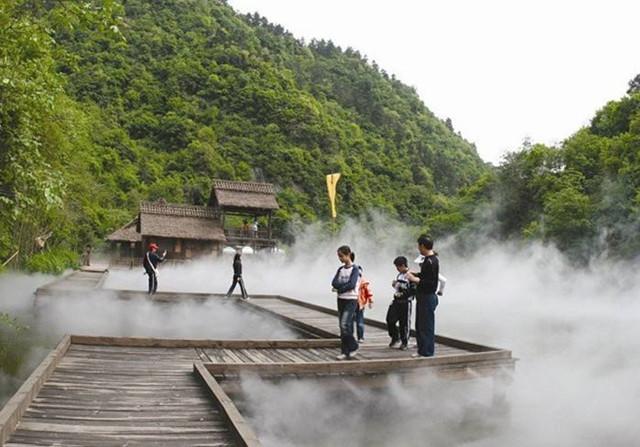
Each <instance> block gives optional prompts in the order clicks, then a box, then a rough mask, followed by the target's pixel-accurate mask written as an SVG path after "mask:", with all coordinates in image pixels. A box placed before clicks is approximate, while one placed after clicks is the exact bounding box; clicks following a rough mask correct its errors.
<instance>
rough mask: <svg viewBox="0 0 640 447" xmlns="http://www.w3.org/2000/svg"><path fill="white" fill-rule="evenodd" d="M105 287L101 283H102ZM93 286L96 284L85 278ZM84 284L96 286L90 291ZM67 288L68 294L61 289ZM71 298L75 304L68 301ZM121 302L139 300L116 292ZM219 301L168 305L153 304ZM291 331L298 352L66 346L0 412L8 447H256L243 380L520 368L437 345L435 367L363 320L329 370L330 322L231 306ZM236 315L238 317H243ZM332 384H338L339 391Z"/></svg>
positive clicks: (106, 343)
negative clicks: (354, 344)
mask: <svg viewBox="0 0 640 447" xmlns="http://www.w3.org/2000/svg"><path fill="white" fill-rule="evenodd" d="M104 274H105V275H106V273H104ZM91 275H93V276H91ZM96 276H100V274H99V272H95V273H94V272H76V273H73V274H72V275H69V276H67V277H66V278H63V280H61V281H58V282H57V283H55V284H54V285H52V286H53V287H51V286H48V287H44V288H41V289H39V291H38V292H39V293H38V294H39V295H42V296H43V297H44V298H43V299H48V298H47V297H51V299H55V296H56V295H57V290H60V291H64V290H66V291H67V292H69V291H71V292H72V293H76V292H78V291H84V292H86V291H87V290H88V289H91V290H93V291H96V290H99V288H100V285H101V281H103V276H101V279H97V280H96V279H95V278H96ZM89 278H93V279H92V280H90V279H89ZM65 283H67V284H70V286H69V287H68V288H66V289H65ZM74 291H75V292H74ZM109 293H116V296H118V297H120V298H124V299H132V298H140V299H149V298H148V297H146V295H145V294H144V293H142V292H135V291H111V292H109ZM159 298H160V299H162V300H167V301H175V300H182V299H185V298H191V299H197V300H207V299H220V300H223V299H224V298H223V297H222V296H220V295H213V294H211V295H210V294H182V293H165V294H162V295H160V297H159V296H155V297H153V299H156V300H157V299H159ZM234 302H235V303H237V305H238V306H241V307H243V308H244V309H246V310H250V311H252V312H260V313H262V314H264V315H265V316H267V317H269V318H275V319H278V320H280V321H282V322H284V323H285V324H287V325H289V326H290V327H291V328H293V329H295V330H296V331H298V332H299V333H300V334H301V335H302V336H304V337H306V338H304V339H295V340H170V339H153V338H131V337H98V336H76V335H73V336H67V337H65V339H64V340H63V341H62V342H61V343H60V345H59V346H58V347H57V348H56V349H55V350H54V351H53V352H52V353H51V354H50V355H49V356H48V357H47V359H45V360H44V361H43V363H42V364H41V365H40V366H39V367H38V369H37V370H36V371H35V372H34V373H33V374H32V376H31V377H30V378H29V379H28V380H27V381H26V382H25V384H24V385H23V386H22V388H21V389H20V390H19V391H18V392H17V393H16V395H15V396H14V397H13V398H12V399H11V400H10V401H9V402H8V403H7V405H5V407H4V408H3V410H2V411H1V412H0V443H2V442H7V444H6V445H8V446H13V447H18V446H32V445H78V446H80V445H82V446H106V445H129V446H133V445H168V446H171V445H199V446H208V445H220V446H222V445H251V446H257V445H259V441H258V439H257V437H256V435H255V433H254V432H253V430H252V429H251V427H249V425H248V424H247V422H246V421H245V420H244V418H243V417H242V415H241V414H240V412H239V411H238V409H237V408H236V406H235V404H234V402H233V400H232V398H233V397H235V396H237V395H238V393H240V389H241V387H240V386H239V379H240V378H241V377H242V376H244V375H246V374H253V375H259V376H261V377H265V378H267V379H268V380H280V379H282V378H311V377H312V378H314V379H320V380H326V381H331V383H332V386H333V385H336V383H337V385H338V386H341V385H340V383H341V381H344V380H349V381H352V382H353V381H356V382H357V384H358V386H368V387H374V386H385V383H386V378H387V377H388V375H389V374H394V375H396V376H399V377H400V378H401V379H402V380H403V381H404V383H407V384H412V383H419V379H420V378H421V377H424V374H427V373H429V372H431V373H434V374H437V375H439V376H443V377H446V378H452V379H473V378H477V377H494V378H496V377H498V378H501V379H502V378H503V377H505V376H508V375H509V374H510V372H511V371H512V370H513V368H514V363H515V360H514V359H513V358H512V356H511V352H510V351H508V350H504V349H498V348H492V347H488V346H482V345H478V344H475V343H469V342H465V341H461V340H456V339H452V338H447V337H442V336H438V337H437V338H436V342H437V345H436V355H435V356H434V357H430V358H412V357H411V354H412V353H413V352H414V350H413V349H410V350H409V351H400V350H398V349H391V348H389V347H388V342H389V337H388V335H387V332H386V326H385V324H384V323H382V322H379V321H375V320H370V319H366V328H365V339H366V341H365V343H363V344H362V345H361V348H360V350H359V355H358V358H357V360H351V361H336V360H335V357H336V355H337V354H339V346H340V341H339V339H338V337H339V331H338V322H337V312H336V311H334V310H332V309H327V308H324V307H322V306H317V305H314V304H309V303H306V302H302V301H298V300H294V299H291V298H286V297H281V296H266V295H265V296H255V297H252V298H251V299H250V300H246V301H245V300H239V299H238V300H235V301H234ZM239 310H240V309H239ZM336 381H337V382H336Z"/></svg>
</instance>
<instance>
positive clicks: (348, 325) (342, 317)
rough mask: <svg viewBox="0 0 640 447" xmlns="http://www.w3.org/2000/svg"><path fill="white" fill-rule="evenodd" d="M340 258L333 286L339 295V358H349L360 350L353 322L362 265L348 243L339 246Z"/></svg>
mask: <svg viewBox="0 0 640 447" xmlns="http://www.w3.org/2000/svg"><path fill="white" fill-rule="evenodd" d="M338 259H339V260H340V262H342V266H341V267H340V268H339V269H338V271H337V272H336V274H335V276H334V277H333V281H332V282H331V286H332V287H333V289H334V290H335V291H336V293H337V295H338V322H339V324H340V341H341V351H342V353H341V354H340V355H339V356H338V357H336V358H337V360H349V359H350V358H352V357H353V356H354V355H355V354H356V352H357V351H358V342H357V341H356V339H355V337H354V336H353V324H354V316H355V313H356V309H357V307H358V281H359V280H360V267H358V266H357V265H355V264H354V263H353V260H354V259H355V253H353V252H352V251H351V248H350V247H349V246H348V245H343V246H341V247H340V248H338Z"/></svg>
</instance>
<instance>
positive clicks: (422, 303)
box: [406, 234, 440, 357]
mask: <svg viewBox="0 0 640 447" xmlns="http://www.w3.org/2000/svg"><path fill="white" fill-rule="evenodd" d="M418 250H419V251H420V254H421V255H423V256H424V261H423V262H422V265H421V267H420V272H419V273H412V272H409V273H407V275H406V277H407V280H409V281H410V282H412V283H414V284H417V287H416V341H417V342H418V352H417V353H416V354H413V356H414V357H431V356H433V355H434V354H435V311H436V307H438V295H437V294H436V291H437V290H438V274H439V272H440V261H439V260H438V256H437V255H436V254H435V253H434V251H433V239H431V237H429V236H427V235H425V234H423V235H421V236H420V237H419V238H418Z"/></svg>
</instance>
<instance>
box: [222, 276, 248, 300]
mask: <svg viewBox="0 0 640 447" xmlns="http://www.w3.org/2000/svg"><path fill="white" fill-rule="evenodd" d="M238 284H240V291H241V292H242V298H245V299H246V298H247V296H248V295H247V289H245V288H244V281H243V280H242V275H233V282H232V283H231V287H229V290H228V291H227V296H231V294H232V293H233V291H234V290H235V289H236V286H237V285H238Z"/></svg>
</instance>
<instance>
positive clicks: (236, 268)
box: [226, 253, 249, 300]
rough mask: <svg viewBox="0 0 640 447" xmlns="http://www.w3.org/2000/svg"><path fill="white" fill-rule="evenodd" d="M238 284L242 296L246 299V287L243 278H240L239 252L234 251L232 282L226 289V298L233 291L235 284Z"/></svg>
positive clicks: (240, 262)
mask: <svg viewBox="0 0 640 447" xmlns="http://www.w3.org/2000/svg"><path fill="white" fill-rule="evenodd" d="M238 284H240V291H241V292H242V298H243V299H245V300H246V299H247V298H249V296H248V295H247V289H245V287H244V280H243V279H242V260H241V259H240V253H236V255H235V256H234V257H233V282H232V283H231V287H229V290H228V291H227V295H226V296H227V298H228V297H230V296H231V294H232V293H233V291H234V290H235V289H236V285H238Z"/></svg>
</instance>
